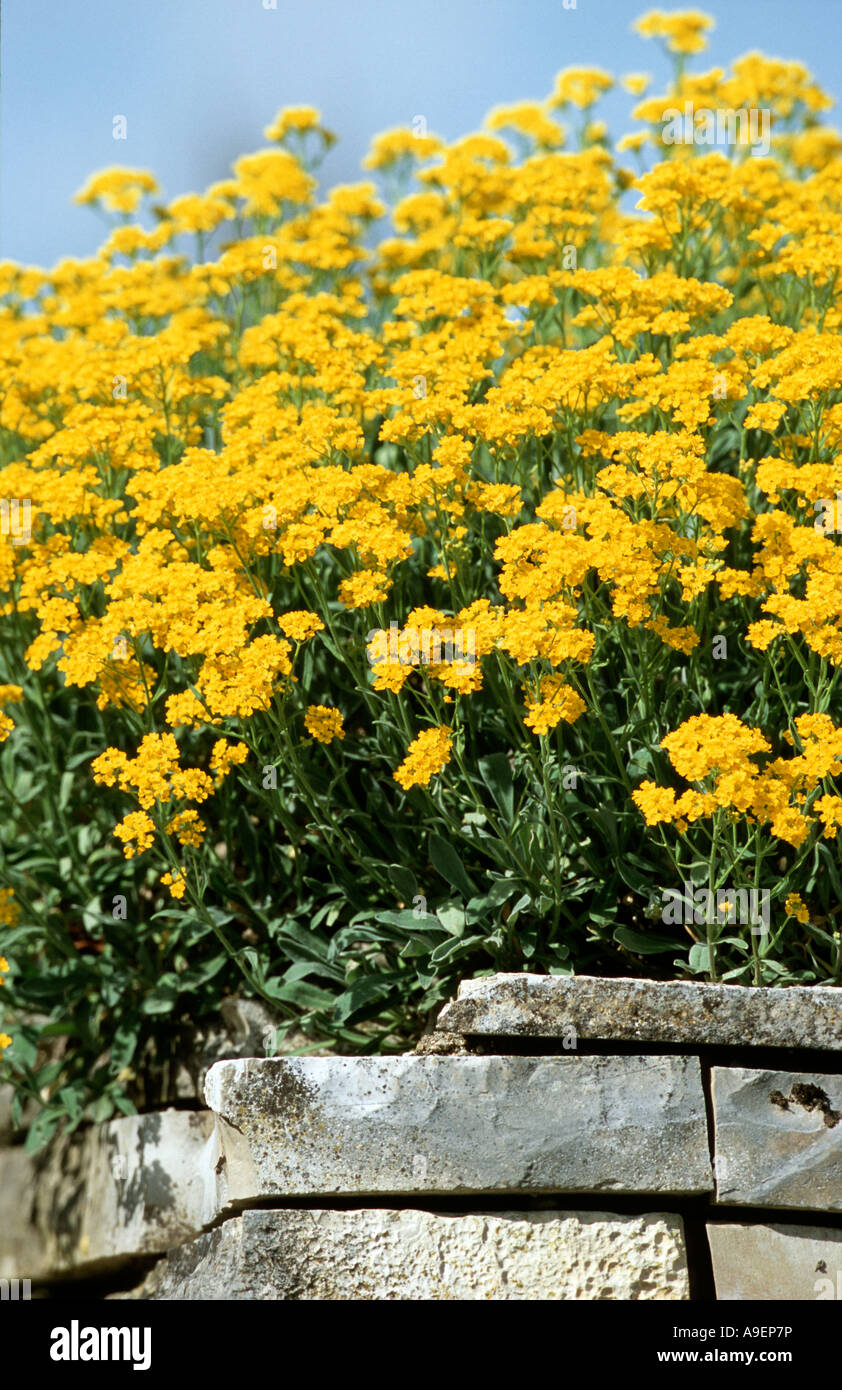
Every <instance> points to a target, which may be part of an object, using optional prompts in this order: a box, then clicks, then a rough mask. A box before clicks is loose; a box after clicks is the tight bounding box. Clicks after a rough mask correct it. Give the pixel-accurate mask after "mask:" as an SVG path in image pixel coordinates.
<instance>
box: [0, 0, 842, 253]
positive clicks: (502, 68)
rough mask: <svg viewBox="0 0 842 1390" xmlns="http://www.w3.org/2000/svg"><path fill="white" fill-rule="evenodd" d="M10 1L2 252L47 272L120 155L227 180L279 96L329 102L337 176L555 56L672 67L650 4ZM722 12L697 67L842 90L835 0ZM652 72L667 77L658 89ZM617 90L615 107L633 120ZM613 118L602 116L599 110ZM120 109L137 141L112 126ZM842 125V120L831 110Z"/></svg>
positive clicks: (540, 83) (533, 82)
mask: <svg viewBox="0 0 842 1390" xmlns="http://www.w3.org/2000/svg"><path fill="white" fill-rule="evenodd" d="M271 3H272V0H3V3H2V22H1V27H0V256H2V257H4V258H12V259H14V260H19V261H23V262H24V263H26V264H38V265H46V266H49V265H52V264H54V263H55V262H56V261H57V260H58V259H60V258H61V257H62V256H64V255H74V256H85V255H90V254H91V253H92V252H93V251H95V249H96V247H97V246H98V245H99V243H100V242H101V241H102V240H103V237H104V234H105V228H104V225H103V223H102V222H100V221H99V220H98V218H97V216H96V215H95V214H94V213H93V212H91V211H90V210H89V209H85V208H79V207H75V206H73V204H72V202H71V200H72V197H73V194H74V192H75V191H76V190H77V189H78V188H79V187H80V186H81V185H82V184H83V183H84V182H85V180H86V178H87V177H88V175H89V174H90V173H91V172H92V171H93V170H94V169H98V168H102V167H104V166H107V165H110V164H128V165H131V166H132V167H136V168H147V169H151V170H152V171H153V172H154V173H155V174H156V176H157V177H158V179H159V181H160V183H161V185H162V188H163V190H164V193H165V195H166V196H167V197H174V196H175V195H176V194H179V193H184V192H190V191H196V190H199V189H202V188H204V187H205V186H206V185H207V184H208V183H211V182H213V181H214V180H216V179H219V178H222V177H224V176H225V175H226V174H227V172H228V169H229V167H230V164H231V161H232V160H233V159H235V158H236V157H237V155H239V154H241V153H243V152H245V151H247V150H251V149H257V148H260V147H261V146H262V145H264V144H265V141H264V140H263V135H262V131H263V127H264V125H266V124H267V123H268V122H269V121H270V120H271V118H272V116H273V115H274V114H275V111H276V110H277V108H278V107H279V106H282V105H288V104H299V103H308V104H313V105H316V106H319V107H321V109H322V112H323V116H324V119H325V122H326V124H327V125H329V126H331V127H332V128H333V129H334V130H336V131H337V132H338V133H339V134H340V136H341V141H340V144H339V146H338V148H337V149H335V150H334V151H332V152H331V155H330V156H329V158H328V160H327V161H326V162H325V164H324V166H323V171H322V172H323V178H324V179H325V181H326V182H330V183H333V182H346V181H349V180H355V179H358V178H360V177H363V175H362V174H361V173H360V170H359V161H360V159H361V158H362V156H363V154H364V153H365V150H366V148H367V146H368V141H369V137H370V136H371V135H372V134H373V133H375V132H376V131H379V130H384V129H387V128H388V127H390V126H394V125H406V124H409V123H410V122H411V121H412V118H413V117H414V116H416V115H423V116H425V117H426V120H427V123H428V126H429V128H430V130H433V131H435V132H436V133H437V134H439V135H442V136H444V137H445V138H447V139H454V138H456V137H457V136H459V135H462V134H464V133H466V132H467V131H469V130H473V129H476V128H477V126H478V125H479V123H480V122H481V120H482V117H483V116H484V114H485V113H486V112H487V111H488V110H489V108H490V107H492V106H494V105H496V104H498V103H502V102H510V101H516V100H520V99H524V98H541V97H543V96H545V95H546V94H547V93H548V92H549V90H550V88H551V86H552V80H553V77H554V75H555V73H556V72H557V71H558V69H559V68H562V67H566V66H568V65H570V64H595V65H598V66H601V67H605V68H608V69H609V70H611V71H615V72H627V71H630V70H634V71H637V70H643V71H649V72H651V73H652V74H653V76H654V77H655V78H656V79H657V78H661V79H662V80H663V79H664V77H665V75H666V71H667V65H666V63H665V61H664V59H663V58H662V56H661V53H660V49H659V46H658V45H657V44H655V43H653V42H652V41H644V40H642V39H639V38H637V37H636V36H635V35H634V34H633V33H632V32H631V24H632V21H633V20H634V19H635V18H636V17H637V16H638V15H640V14H641V13H642V12H643V11H645V10H646V9H648V8H652V6H650V5H648V4H646V3H645V0H577V4H576V8H575V9H565V8H564V7H563V3H562V0H397V2H395V0H308V2H307V3H302V0H277V8H276V9H274V10H273V9H267V8H265V4H271ZM658 7H659V8H664V9H680V8H699V9H702V10H705V11H706V12H707V13H710V14H712V15H713V16H714V18H715V20H716V29H715V31H714V34H713V37H712V42H711V46H710V49H709V50H708V54H707V55H703V56H702V58H701V59H697V60H696V62H700V63H702V64H703V65H705V66H710V65H711V64H712V63H718V64H723V65H725V64H727V63H728V61H729V60H730V59H731V58H733V57H735V56H736V55H738V54H740V53H743V52H746V51H748V50H750V49H753V48H755V49H756V48H759V49H761V50H762V51H763V52H765V53H769V54H772V55H774V56H777V57H784V58H797V59H799V60H801V61H803V62H805V63H806V64H807V66H808V67H810V68H811V69H812V71H813V72H814V74H815V76H816V77H817V78H818V80H819V82H820V83H821V84H822V85H823V86H824V87H825V88H826V89H827V90H829V91H830V92H831V93H832V94H833V95H834V96H837V95H839V96H842V44H840V39H842V3H840V0H811V3H809V4H805V3H803V0H711V3H707V4H706V3H704V0H699V2H698V3H694V4H692V5H684V6H682V5H673V4H670V3H668V0H660V4H659V6H658ZM659 87H660V84H659V83H657V82H656V89H659ZM626 109H627V107H626V98H625V96H617V97H614V96H612V97H610V98H609V99H608V101H607V102H606V103H605V112H604V114H605V116H606V118H607V119H609V122H610V124H611V127H612V129H613V130H614V132H615V134H617V135H619V134H622V133H623V131H624V130H625V129H627V128H628V125H627V122H626V120H625V119H624V114H623V113H624V112H625V110H626ZM601 114H602V113H601ZM115 115H123V116H125V117H126V121H127V132H128V138H127V139H126V140H124V141H115V140H114V139H113V138H112V121H113V118H114V116H115ZM829 119H831V120H832V121H833V120H835V121H837V122H839V123H842V116H839V115H838V113H831V116H830V117H829Z"/></svg>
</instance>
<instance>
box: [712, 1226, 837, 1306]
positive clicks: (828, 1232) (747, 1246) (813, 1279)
mask: <svg viewBox="0 0 842 1390" xmlns="http://www.w3.org/2000/svg"><path fill="white" fill-rule="evenodd" d="M707 1234H708V1243H709V1245H710V1252H711V1258H712V1260H713V1276H714V1281H715V1284H716V1297H717V1299H721V1300H723V1301H726V1302H734V1301H737V1300H739V1301H740V1302H742V1301H744V1300H747V1299H758V1300H760V1301H762V1302H773V1301H774V1302H777V1301H778V1300H785V1301H789V1302H800V1303H803V1302H807V1301H812V1300H815V1301H818V1302H828V1301H829V1300H837V1299H842V1231H838V1230H832V1229H829V1228H827V1227H825V1228H822V1227H821V1226H787V1225H770V1226H764V1225H751V1226H749V1225H733V1226H732V1225H718V1224H717V1225H713V1224H711V1225H709V1226H708V1228H707Z"/></svg>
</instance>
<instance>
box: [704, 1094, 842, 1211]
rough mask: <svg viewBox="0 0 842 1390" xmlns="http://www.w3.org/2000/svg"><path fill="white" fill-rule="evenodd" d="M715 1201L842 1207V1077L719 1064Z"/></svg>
mask: <svg viewBox="0 0 842 1390" xmlns="http://www.w3.org/2000/svg"><path fill="white" fill-rule="evenodd" d="M711 1089H712V1097H713V1117H714V1131H715V1165H714V1166H715V1173H716V1200H717V1202H720V1203H723V1204H725V1205H734V1204H740V1205H743V1206H762V1207H778V1208H801V1209H807V1210H816V1211H842V1076H826V1075H815V1074H813V1073H802V1072H779V1071H751V1070H747V1069H744V1068H741V1067H714V1068H713V1075H712V1088H711Z"/></svg>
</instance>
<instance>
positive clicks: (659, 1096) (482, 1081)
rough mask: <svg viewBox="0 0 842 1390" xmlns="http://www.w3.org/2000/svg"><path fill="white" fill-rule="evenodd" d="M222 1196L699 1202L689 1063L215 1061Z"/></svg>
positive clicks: (210, 1088)
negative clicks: (568, 1196)
mask: <svg viewBox="0 0 842 1390" xmlns="http://www.w3.org/2000/svg"><path fill="white" fill-rule="evenodd" d="M205 1096H206V1099H207V1103H208V1105H209V1106H210V1108H211V1109H212V1110H214V1111H215V1112H216V1113H217V1115H218V1117H219V1119H218V1128H217V1132H216V1141H217V1144H218V1150H217V1152H216V1153H213V1152H212V1153H210V1155H209V1162H210V1166H211V1174H210V1179H211V1181H212V1182H214V1183H215V1189H216V1200H215V1203H213V1204H212V1205H211V1206H209V1207H208V1208H207V1209H206V1211H205V1217H206V1220H208V1221H209V1220H211V1219H213V1217H214V1216H215V1215H216V1214H217V1211H219V1210H226V1209H230V1208H231V1206H234V1205H237V1204H243V1203H246V1202H250V1201H253V1200H255V1199H258V1200H259V1199H262V1198H271V1197H278V1196H286V1197H290V1196H307V1195H312V1194H319V1193H335V1194H346V1195H353V1194H356V1193H372V1194H373V1193H387V1192H418V1193H420V1192H438V1193H465V1192H641V1193H646V1192H674V1193H691V1192H705V1191H708V1190H709V1189H710V1187H711V1171H710V1160H709V1157H708V1147H707V1129H706V1120H705V1106H704V1097H703V1093H702V1084H701V1075H700V1068H699V1063H698V1060H697V1059H696V1058H695V1057H413V1056H406V1057H354V1058H351V1057H300V1058H271V1059H265V1060H264V1059H254V1060H251V1061H235V1062H219V1063H218V1064H217V1065H216V1066H215V1067H213V1068H212V1070H211V1071H210V1072H209V1073H208V1078H207V1081H206V1083H205Z"/></svg>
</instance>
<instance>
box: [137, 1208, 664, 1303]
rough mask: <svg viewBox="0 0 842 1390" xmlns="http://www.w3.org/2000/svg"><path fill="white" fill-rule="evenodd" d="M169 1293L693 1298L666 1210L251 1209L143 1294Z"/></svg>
mask: <svg viewBox="0 0 842 1390" xmlns="http://www.w3.org/2000/svg"><path fill="white" fill-rule="evenodd" d="M122 1297H124V1298H131V1297H134V1298H142V1299H155V1300H158V1301H170V1300H176V1299H177V1300H179V1301H184V1300H200V1299H201V1300H205V1299H212V1300H222V1299H225V1300H249V1301H253V1300H262V1301H265V1300H271V1299H298V1300H303V1299H353V1300H358V1301H371V1300H398V1299H435V1300H445V1299H463V1300H467V1299H492V1300H524V1299H594V1300H595V1299H599V1300H611V1299H634V1300H647V1301H648V1300H668V1299H676V1300H680V1299H687V1298H689V1285H688V1274H687V1257H686V1252H685V1247H684V1232H683V1229H682V1223H681V1219H680V1217H678V1216H674V1215H670V1214H666V1213H660V1212H657V1213H654V1212H653V1213H647V1214H646V1215H643V1216H615V1215H613V1214H609V1213H604V1212H588V1213H582V1212H556V1211H548V1212H516V1211H515V1212H508V1213H493V1214H483V1213H477V1214H471V1215H465V1216H450V1215H447V1216H444V1215H441V1214H439V1213H434V1212H428V1211H414V1210H400V1211H396V1210H382V1209H381V1210H371V1209H369V1210H363V1211H330V1210H300V1209H299V1210H285V1211H283V1210H282V1211H246V1212H244V1213H243V1214H242V1216H239V1217H233V1218H231V1219H230V1220H228V1221H226V1222H224V1224H223V1225H222V1226H221V1227H218V1228H217V1229H216V1230H214V1231H211V1232H209V1233H208V1234H207V1235H203V1236H200V1237H199V1238H198V1239H197V1240H194V1241H191V1242H189V1243H188V1244H186V1245H182V1246H181V1247H180V1248H179V1249H178V1250H176V1251H174V1252H173V1253H172V1254H171V1255H170V1256H168V1257H167V1259H165V1260H162V1261H161V1262H160V1263H159V1264H158V1265H157V1266H156V1267H155V1269H154V1270H153V1271H152V1273H151V1275H150V1276H149V1277H148V1278H147V1280H146V1281H145V1283H144V1284H143V1285H142V1286H141V1287H140V1288H139V1289H138V1290H136V1291H135V1293H134V1294H128V1295H122Z"/></svg>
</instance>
